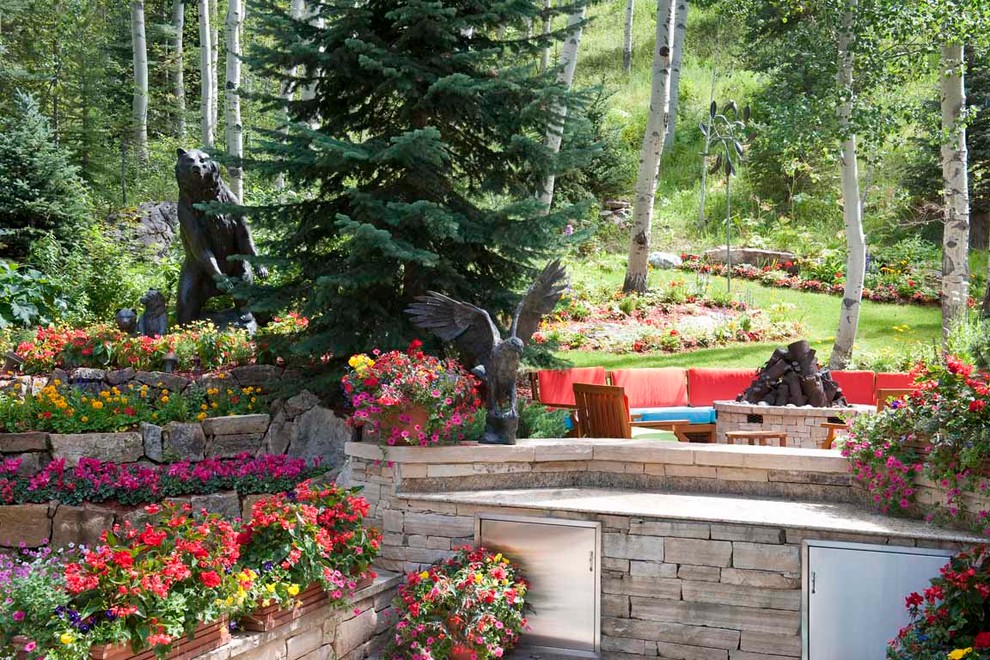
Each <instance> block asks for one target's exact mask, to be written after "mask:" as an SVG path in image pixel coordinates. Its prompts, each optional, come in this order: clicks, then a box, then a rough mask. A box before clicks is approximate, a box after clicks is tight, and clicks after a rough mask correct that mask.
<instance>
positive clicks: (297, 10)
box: [275, 0, 306, 190]
mask: <svg viewBox="0 0 990 660" xmlns="http://www.w3.org/2000/svg"><path fill="white" fill-rule="evenodd" d="M305 13H306V0H292V3H291V4H290V5H289V15H290V16H292V18H294V19H296V20H300V19H302V17H303V16H304V15H305ZM298 73H299V71H298V69H297V67H292V68H290V69H287V70H286V71H285V75H286V81H285V82H284V83H283V84H282V90H281V91H282V100H283V101H284V102H285V105H284V106H283V108H284V110H283V113H284V117H283V120H284V121H285V123H286V128H285V131H286V133H287V132H288V130H289V129H288V122H289V102H290V101H292V98H293V96H294V95H295V88H294V86H293V85H294V84H295V83H294V82H292V80H291V79H293V78H295V77H296V76H297V75H298ZM275 189H276V190H284V189H285V173H284V172H279V173H278V176H277V177H276V178H275Z"/></svg>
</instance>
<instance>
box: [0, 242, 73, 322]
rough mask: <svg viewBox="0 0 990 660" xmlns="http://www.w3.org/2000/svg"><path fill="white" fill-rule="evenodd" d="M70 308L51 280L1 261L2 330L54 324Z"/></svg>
mask: <svg viewBox="0 0 990 660" xmlns="http://www.w3.org/2000/svg"><path fill="white" fill-rule="evenodd" d="M67 306H68V305H67V303H66V301H65V300H64V299H63V298H62V297H61V295H60V291H59V289H58V287H57V286H55V284H54V283H53V282H52V281H51V280H50V279H49V278H48V277H46V276H45V275H43V274H42V273H40V272H38V271H37V270H34V269H33V268H25V267H18V265H17V264H15V263H12V262H10V261H5V260H4V259H0V330H2V329H4V328H7V327H9V326H22V327H28V326H32V325H39V324H45V323H50V322H51V321H52V320H53V319H55V318H58V317H59V316H61V314H62V313H63V312H65V310H66V308H67Z"/></svg>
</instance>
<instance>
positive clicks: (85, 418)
mask: <svg viewBox="0 0 990 660" xmlns="http://www.w3.org/2000/svg"><path fill="white" fill-rule="evenodd" d="M79 421H80V422H82V423H83V424H85V423H86V422H88V421H89V417H86V415H83V416H82V417H80V418H79Z"/></svg>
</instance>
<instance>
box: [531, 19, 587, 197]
mask: <svg viewBox="0 0 990 660" xmlns="http://www.w3.org/2000/svg"><path fill="white" fill-rule="evenodd" d="M584 12H585V5H584V4H582V5H581V8H580V9H578V11H576V12H574V13H573V14H571V15H570V16H569V17H568V18H567V27H568V30H569V34H568V36H567V41H565V42H564V47H563V48H562V49H561V51H560V64H561V70H560V75H559V76H558V77H557V82H559V83H560V84H561V85H563V86H564V87H566V88H567V89H568V90H570V89H571V85H573V83H574V70H575V69H577V59H578V49H579V48H580V47H581V32H583V23H584ZM566 120H567V105H566V104H564V103H554V104H553V106H552V107H551V108H550V125H549V127H548V128H547V147H548V148H549V149H550V151H552V152H553V153H554V154H558V153H560V143H561V141H562V140H563V138H564V122H565V121H566ZM556 180H557V177H556V174H554V173H551V174H550V175H549V176H547V178H546V180H545V181H544V182H543V187H542V188H541V189H540V194H539V199H540V203H541V204H542V205H543V213H544V214H546V213H548V212H549V211H550V204H552V203H553V188H554V185H555V183H556Z"/></svg>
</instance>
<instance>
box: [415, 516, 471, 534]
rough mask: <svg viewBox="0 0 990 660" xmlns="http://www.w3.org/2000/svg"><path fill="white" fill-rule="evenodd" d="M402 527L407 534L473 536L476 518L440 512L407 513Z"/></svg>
mask: <svg viewBox="0 0 990 660" xmlns="http://www.w3.org/2000/svg"><path fill="white" fill-rule="evenodd" d="M402 529H403V531H404V532H405V533H406V534H423V535H425V536H446V537H448V538H455V537H458V536H472V535H473V534H474V518H473V517H470V516H447V515H443V514H439V513H407V514H405V519H404V521H403V525H402Z"/></svg>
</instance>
